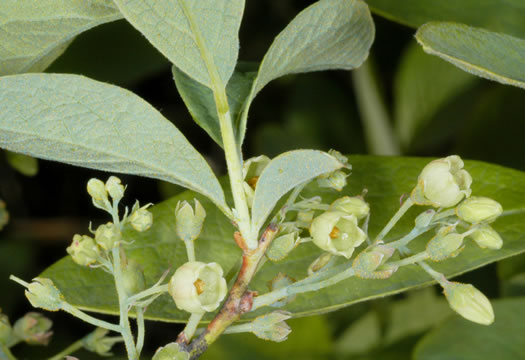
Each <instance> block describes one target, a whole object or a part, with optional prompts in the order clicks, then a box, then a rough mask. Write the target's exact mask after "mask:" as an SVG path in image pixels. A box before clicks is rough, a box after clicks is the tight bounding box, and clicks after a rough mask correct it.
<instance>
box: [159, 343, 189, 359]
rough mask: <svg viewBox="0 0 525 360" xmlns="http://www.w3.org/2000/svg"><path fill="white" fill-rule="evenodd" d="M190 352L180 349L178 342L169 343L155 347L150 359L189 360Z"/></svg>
mask: <svg viewBox="0 0 525 360" xmlns="http://www.w3.org/2000/svg"><path fill="white" fill-rule="evenodd" d="M189 359H190V354H189V353H187V352H184V351H182V349H181V348H180V346H179V344H177V343H174V342H173V343H169V344H167V345H166V346H162V347H160V348H158V349H157V351H156V352H155V355H153V358H152V359H151V360H189Z"/></svg>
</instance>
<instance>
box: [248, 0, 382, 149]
mask: <svg viewBox="0 0 525 360" xmlns="http://www.w3.org/2000/svg"><path fill="white" fill-rule="evenodd" d="M374 36H375V28H374V23H373V20H372V16H371V15H370V11H369V9H368V6H367V5H366V4H365V3H364V2H363V1H361V0H343V1H341V0H321V1H318V2H316V3H314V4H313V5H311V6H310V7H308V8H306V9H305V10H303V11H302V12H301V13H300V14H299V15H297V17H296V18H295V19H293V20H292V22H290V24H288V26H287V27H286V28H285V29H284V30H283V31H282V32H281V33H280V34H279V35H278V36H277V37H276V38H275V40H274V42H273V43H272V45H271V46H270V49H269V50H268V52H267V53H266V55H265V56H264V59H263V61H262V62H261V65H260V68H259V74H258V76H257V78H256V80H255V82H254V84H253V88H252V92H251V94H250V96H249V97H248V100H247V106H246V109H245V111H247V109H248V107H249V105H250V104H251V102H252V100H253V98H254V97H255V96H256V95H257V93H258V92H259V91H261V90H262V88H263V87H264V86H265V85H266V84H268V83H269V82H270V81H272V80H274V79H276V78H278V77H281V76H284V75H288V74H296V73H304V72H311V71H321V70H329V69H342V70H351V69H354V68H356V67H359V66H360V65H361V64H362V63H363V62H364V61H365V60H366V58H367V57H368V53H369V50H370V47H371V45H372V42H373V40H374ZM246 120H247V114H244V116H243V118H242V119H241V122H240V125H239V126H240V129H239V132H238V133H239V136H240V138H239V142H240V143H242V141H243V140H244V134H245V131H246Z"/></svg>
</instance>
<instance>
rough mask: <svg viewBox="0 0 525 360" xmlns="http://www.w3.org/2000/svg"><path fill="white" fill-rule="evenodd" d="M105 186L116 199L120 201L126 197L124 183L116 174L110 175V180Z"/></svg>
mask: <svg viewBox="0 0 525 360" xmlns="http://www.w3.org/2000/svg"><path fill="white" fill-rule="evenodd" d="M105 188H106V191H107V192H108V193H109V195H110V196H111V198H112V199H113V200H115V201H119V200H120V199H122V198H123V197H124V190H125V188H124V185H122V184H121V182H120V179H119V178H118V177H116V176H110V177H109V179H108V181H106V185H105Z"/></svg>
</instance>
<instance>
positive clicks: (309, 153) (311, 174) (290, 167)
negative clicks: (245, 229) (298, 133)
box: [252, 150, 344, 233]
mask: <svg viewBox="0 0 525 360" xmlns="http://www.w3.org/2000/svg"><path fill="white" fill-rule="evenodd" d="M343 166H344V165H343V164H342V163H340V162H339V161H338V160H337V159H336V158H334V157H333V156H331V155H329V154H327V153H325V152H322V151H317V150H295V151H290V152H286V153H284V154H281V155H279V156H278V157H276V158H275V159H273V160H272V161H270V163H269V164H268V165H267V166H266V167H265V168H264V171H263V172H262V174H261V176H260V177H259V180H258V181H257V187H256V189H255V195H254V198H253V205H252V231H253V232H254V233H256V232H258V231H259V229H260V228H261V226H262V225H263V224H264V222H265V221H266V219H267V217H268V215H270V213H271V212H272V210H273V208H274V206H275V205H276V204H277V202H278V201H279V199H280V198H281V197H283V196H284V195H285V194H286V193H287V192H288V191H290V190H292V189H293V188H294V187H296V186H298V185H300V184H302V183H304V182H307V181H310V180H312V179H313V178H315V177H317V176H319V175H322V174H326V173H330V172H332V171H335V170H338V169H340V168H342V167H343Z"/></svg>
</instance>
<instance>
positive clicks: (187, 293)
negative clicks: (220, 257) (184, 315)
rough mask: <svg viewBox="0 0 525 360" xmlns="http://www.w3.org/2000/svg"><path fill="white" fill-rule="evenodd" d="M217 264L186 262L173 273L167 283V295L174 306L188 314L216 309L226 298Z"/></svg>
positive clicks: (220, 269)
mask: <svg viewBox="0 0 525 360" xmlns="http://www.w3.org/2000/svg"><path fill="white" fill-rule="evenodd" d="M222 274H223V271H222V268H221V266H220V265H219V264H217V263H209V264H205V263H203V262H200V261H191V262H187V263H185V264H184V265H182V266H181V267H179V268H178V269H177V271H175V274H173V276H172V277H171V279H170V282H169V287H168V290H169V293H170V295H171V296H172V297H173V300H174V301H175V305H177V307H178V308H179V309H181V310H184V311H187V312H190V313H203V312H210V311H214V310H215V309H217V308H218V307H219V305H220V303H221V301H222V300H223V299H224V297H225V296H226V292H227V285H226V280H225V279H224V277H223V276H222Z"/></svg>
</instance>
